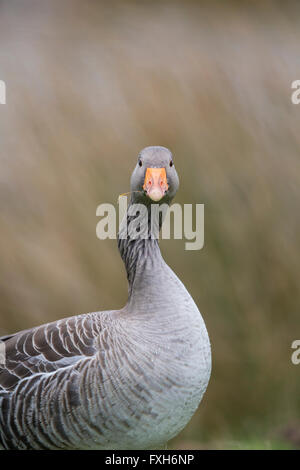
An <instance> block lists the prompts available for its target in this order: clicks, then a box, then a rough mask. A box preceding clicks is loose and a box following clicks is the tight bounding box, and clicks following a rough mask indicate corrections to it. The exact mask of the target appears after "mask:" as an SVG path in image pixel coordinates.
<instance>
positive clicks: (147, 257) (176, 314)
mask: <svg viewBox="0 0 300 470" xmlns="http://www.w3.org/2000/svg"><path fill="white" fill-rule="evenodd" d="M178 185H179V180H178V176H177V173H176V170H175V166H174V163H173V157H172V154H171V152H170V151H169V150H168V149H166V148H164V147H147V148H145V149H144V150H142V151H141V153H140V154H139V156H138V160H137V164H136V167H135V169H134V171H133V174H132V177H131V198H130V203H129V205H128V212H127V215H126V217H125V218H124V219H123V227H124V223H125V226H126V224H128V223H129V221H130V220H132V216H131V215H130V208H131V207H132V205H133V204H134V203H139V204H143V205H144V206H145V207H146V208H147V212H148V213H150V207H151V205H153V204H162V203H167V204H170V201H171V200H172V198H173V197H174V195H175V193H176V191H177V188H178ZM124 220H125V222H124ZM149 234H150V231H149ZM118 247H119V251H120V254H121V257H122V259H123V262H124V264H125V268H126V271H127V277H128V284H129V295H128V302H127V304H126V305H125V307H124V308H122V309H121V310H111V311H102V312H93V313H88V314H83V315H78V316H73V317H69V318H65V319H62V320H59V321H55V322H51V323H48V324H45V325H42V326H38V327H35V328H32V329H28V330H25V331H21V332H19V333H16V334H13V335H11V336H6V337H2V338H1V339H2V341H3V342H4V345H5V355H6V362H5V364H2V365H1V366H0V446H2V448H5V449H151V448H152V449H155V448H161V447H162V446H163V445H164V444H165V443H166V442H167V441H168V440H170V439H171V438H173V437H174V436H176V435H177V434H178V432H179V431H180V430H182V429H183V428H184V426H185V425H186V424H187V422H188V421H189V420H190V418H191V417H192V415H193V414H194V412H195V410H196V409H197V407H198V405H199V403H200V400H201V398H202V396H203V394H204V392H205V390H206V387H207V384H208V381H209V377H210V371H211V352H210V343H209V338H208V334H207V330H206V327H205V324H204V321H203V319H202V317H201V315H200V312H199V310H198V308H197V306H196V304H195V303H194V301H193V299H192V297H191V296H190V294H189V293H188V291H187V290H186V288H185V287H184V285H183V284H182V283H181V281H180V280H179V279H178V277H177V276H176V275H175V274H174V272H173V271H172V270H171V269H170V267H169V266H168V265H167V264H166V262H165V261H164V259H163V258H162V256H161V252H160V249H159V245H158V240H157V238H155V237H152V238H151V236H149V237H147V236H146V237H145V236H144V237H142V236H140V237H139V236H136V237H135V238H134V237H131V236H130V234H128V235H127V236H126V237H121V236H120V231H119V234H118ZM2 344H3V343H2Z"/></svg>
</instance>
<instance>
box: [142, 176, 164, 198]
mask: <svg viewBox="0 0 300 470" xmlns="http://www.w3.org/2000/svg"><path fill="white" fill-rule="evenodd" d="M168 187H169V186H168V183H167V174H166V169H165V168H147V170H146V175H145V181H144V185H143V189H144V190H145V191H146V193H147V195H148V196H149V197H150V199H152V201H156V202H157V201H160V200H161V199H162V198H163V197H164V195H165V192H166V191H167V189H168Z"/></svg>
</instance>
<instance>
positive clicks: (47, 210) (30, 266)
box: [0, 0, 300, 446]
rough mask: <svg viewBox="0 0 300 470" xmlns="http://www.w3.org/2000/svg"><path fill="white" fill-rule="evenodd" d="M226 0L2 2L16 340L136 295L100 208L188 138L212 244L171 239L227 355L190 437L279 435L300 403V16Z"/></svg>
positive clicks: (6, 280) (220, 355) (195, 197)
mask: <svg viewBox="0 0 300 470" xmlns="http://www.w3.org/2000/svg"><path fill="white" fill-rule="evenodd" d="M223 3H225V2H223ZM221 4H222V2H216V3H214V2H209V3H205V2H203V3H202V2H181V3H177V2H163V1H162V2H157V3H155V2H154V3H153V2H151V3H150V2H149V3H147V2H130V1H128V2H115V1H114V2H96V1H92V0H89V1H87V0H86V1H85V2H82V1H79V0H72V1H70V0H64V2H61V1H59V0H52V1H51V2H50V1H49V2H39V1H34V0H27V1H26V2H23V1H21V0H17V1H16V0H15V1H8V0H6V1H3V0H2V1H0V78H1V79H4V80H5V81H6V83H7V89H8V94H7V102H8V104H7V105H6V106H1V107H0V129H1V140H0V152H1V154H0V164H1V168H0V191H1V197H0V204H1V207H0V226H1V231H0V262H1V264H0V265H1V270H0V299H1V322H0V327H1V332H2V333H6V332H12V331H15V330H20V329H22V328H26V327H31V326H33V325H36V324H40V323H43V322H47V321H50V320H54V319H57V318H60V317H63V316H68V315H73V314H75V313H81V312H86V311H93V310H97V309H106V308H119V307H120V306H122V305H123V304H124V302H125V301H126V295H127V285H126V280H125V274H124V269H123V266H122V263H121V260H120V259H119V256H118V253H117V250H116V245H115V242H114V241H100V240H98V239H97V238H96V235H95V228H96V223H97V219H96V215H95V211H96V207H97V205H98V204H99V203H101V202H115V201H116V199H117V196H118V195H119V194H120V193H121V192H125V191H127V190H128V185H129V176H130V173H131V169H132V168H133V165H134V164H135V158H136V155H137V153H138V151H139V150H140V149H141V148H143V147H145V146H147V145H165V146H167V147H170V148H171V150H172V151H173V153H174V156H175V159H176V165H177V169H178V172H179V175H180V177H181V190H180V192H179V194H178V197H177V200H176V202H182V203H192V202H198V203H204V204H205V224H206V225H205V247H204V249H203V250H201V251H199V252H196V253H195V252H186V251H184V242H183V241H170V242H169V241H168V242H167V241H163V242H162V249H163V253H164V256H165V258H166V259H167V261H168V262H169V264H170V265H171V267H172V268H174V270H175V271H176V272H177V273H178V274H179V276H180V277H181V279H182V280H183V282H184V283H185V284H186V286H187V288H188V289H189V290H190V292H191V293H192V295H193V297H194V298H195V301H196V302H197V304H198V305H199V307H200V310H201V311H202V313H203V316H204V318H205V321H206V323H207V327H208V330H209V333H210V337H211V343H212V350H213V373H212V378H211V383H210V385H209V389H208V391H207V394H206V396H205V399H204V401H203V403H202V405H201V407H200V409H199V411H198V412H197V414H196V415H195V417H194V418H193V420H192V422H191V423H190V425H189V426H188V427H187V428H186V429H185V430H184V432H183V433H182V435H181V436H180V438H179V440H178V442H182V441H185V442H195V440H196V441H197V442H198V441H199V440H202V441H203V440H207V439H208V440H209V439H212V438H218V437H220V436H221V437H222V438H223V437H224V436H227V435H229V436H231V435H235V434H236V433H240V434H245V435H247V433H249V432H251V430H254V429H255V430H256V431H255V432H261V433H262V434H263V435H266V436H271V438H272V436H273V435H274V432H275V433H276V432H277V431H276V430H277V429H280V427H281V426H283V425H288V424H289V423H290V422H294V419H295V418H296V417H297V415H298V416H299V411H300V394H299V385H300V374H299V371H300V369H297V366H293V365H292V364H291V361H290V354H291V350H290V345H291V342H292V340H294V339H297V338H299V336H300V328H299V304H300V302H299V300H300V299H299V297H300V292H299V278H300V261H299V228H300V221H299V186H300V159H299V146H300V132H299V124H300V105H299V106H298V107H297V106H294V105H292V104H291V101H290V94H291V90H290V85H291V82H292V80H295V79H300V72H299V70H300V67H299V66H300V55H299V41H300V14H299V13H300V9H299V6H297V4H296V3H295V4H293V3H289V4H285V5H284V6H281V7H279V6H276V4H275V3H274V2H270V1H269V2H267V1H266V2H261V3H256V2H239V3H236V2H233V4H232V6H230V4H229V3H227V6H226V8H225V7H224V6H223V7H222V6H221ZM298 367H300V366H298ZM257 430H259V431H257ZM274 430H275V431H274ZM176 442H177V441H176ZM176 442H175V445H176ZM200 446H201V444H200Z"/></svg>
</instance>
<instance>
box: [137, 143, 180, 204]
mask: <svg viewBox="0 0 300 470" xmlns="http://www.w3.org/2000/svg"><path fill="white" fill-rule="evenodd" d="M178 187H179V179H178V175H177V172H176V169H175V165H174V161H173V155H172V153H171V152H170V150H169V149H167V148H165V147H159V146H154V147H146V148H144V149H143V150H142V151H141V152H140V153H139V155H138V160H137V164H136V166H135V168H134V170H133V173H132V176H131V193H132V201H133V202H138V203H140V204H145V205H147V206H148V205H149V204H164V203H166V204H170V201H171V200H172V199H173V197H174V196H175V194H176V192H177V189H178Z"/></svg>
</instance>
